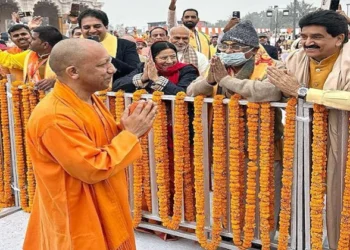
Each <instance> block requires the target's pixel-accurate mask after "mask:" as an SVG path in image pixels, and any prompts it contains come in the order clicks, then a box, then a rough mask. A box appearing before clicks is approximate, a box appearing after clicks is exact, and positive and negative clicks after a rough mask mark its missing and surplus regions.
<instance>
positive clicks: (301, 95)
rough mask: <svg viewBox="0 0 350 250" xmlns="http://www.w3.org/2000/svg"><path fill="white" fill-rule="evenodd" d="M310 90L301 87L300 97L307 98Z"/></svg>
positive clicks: (299, 90)
mask: <svg viewBox="0 0 350 250" xmlns="http://www.w3.org/2000/svg"><path fill="white" fill-rule="evenodd" d="M308 90H309V89H308V88H305V87H301V88H299V89H298V97H299V98H301V99H305V97H306V95H307V91H308Z"/></svg>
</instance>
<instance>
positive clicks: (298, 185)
mask: <svg viewBox="0 0 350 250" xmlns="http://www.w3.org/2000/svg"><path fill="white" fill-rule="evenodd" d="M108 96H109V97H110V98H113V97H115V93H108ZM124 99H125V106H127V105H128V104H130V103H131V102H132V94H125V95H124ZM142 99H146V100H150V99H152V95H148V94H146V95H142ZM162 100H164V101H166V102H171V106H172V107H173V108H174V103H175V96H166V95H164V96H163V97H162ZM185 101H186V102H194V98H193V97H186V98H185ZM229 101H230V100H229V99H225V100H224V105H225V106H226V114H228V112H229V111H228V105H227V104H228V103H229ZM212 102H213V99H212V98H205V99H204V104H203V109H202V125H203V139H204V152H203V156H206V157H204V169H205V175H204V176H205V177H204V178H205V182H204V188H205V193H207V194H208V197H206V199H205V214H206V228H205V230H207V232H208V234H209V235H210V231H211V221H210V218H211V201H210V199H209V194H210V183H209V182H210V175H211V172H210V171H209V169H210V168H209V152H210V149H209V138H208V134H209V113H208V108H209V106H210V105H211V104H212ZM108 103H109V102H108V101H107V105H108ZM247 104H248V102H247V101H244V100H243V101H240V105H243V106H246V105H247ZM271 106H272V107H275V108H285V107H286V103H271ZM172 110H174V109H172ZM172 114H174V112H172ZM173 121H174V120H173ZM227 123H228V121H227ZM302 125H303V124H302V122H298V126H297V128H296V129H297V131H296V137H297V138H296V145H297V142H299V141H300V140H302V139H303V126H302ZM227 131H229V127H228V126H227ZM227 135H228V133H227ZM148 139H149V145H148V146H149V165H150V170H151V175H150V178H151V193H152V213H149V212H145V211H143V218H145V219H151V220H154V221H158V222H161V218H160V216H159V212H158V211H159V207H158V197H157V190H158V189H157V183H156V169H155V161H154V145H153V130H151V132H150V133H149V135H148ZM299 151H300V149H299V147H297V146H296V147H295V159H294V180H293V195H292V214H291V218H292V219H291V229H290V247H289V249H300V248H299V247H298V246H299V245H302V244H303V239H304V235H303V234H304V228H303V226H302V225H303V221H304V219H303V217H304V213H303V206H302V204H303V203H302V202H300V201H302V199H303V198H302V195H301V194H302V193H303V185H302V184H303V183H302V182H303V179H302V176H303V159H302V155H301V154H300V153H299ZM227 157H229V156H228V154H227ZM228 165H229V164H227V171H228V167H229V166H228ZM128 174H129V197H130V206H131V210H132V211H133V205H134V201H133V179H132V176H133V168H132V167H130V168H129V170H128ZM228 179H229V178H228ZM257 183H259V178H258V177H257ZM228 188H229V185H227V189H228ZM257 189H258V187H257ZM227 194H228V196H227V199H228V200H230V192H229V191H228V192H227ZM298 202H300V204H298ZM227 204H228V207H227V215H228V216H227V225H228V226H227V229H225V230H224V231H223V232H222V234H221V235H222V236H224V237H227V238H231V239H232V237H233V234H232V231H231V226H230V225H231V217H230V216H229V214H230V202H228V203H227ZM256 204H257V206H256V218H257V219H256V229H255V239H254V241H253V243H257V244H260V243H261V240H260V228H259V227H260V225H259V219H260V218H259V206H258V204H259V198H258V192H257V195H256ZM182 210H183V211H184V204H182ZM139 227H140V228H145V229H149V230H154V231H158V232H163V233H168V234H171V235H175V236H178V237H181V238H186V239H189V240H194V241H197V237H196V235H195V234H194V233H188V232H185V231H183V230H177V231H174V230H170V229H167V228H165V227H163V226H161V225H155V224H151V223H147V222H141V223H140V225H139ZM180 227H181V228H185V229H195V228H196V223H195V222H187V221H185V220H184V217H183V218H182V222H181V224H180ZM271 246H272V247H273V248H276V249H277V242H273V243H272V244H271ZM220 247H222V248H225V249H239V248H238V247H236V246H234V245H233V244H232V243H230V242H226V241H222V242H221V243H220Z"/></svg>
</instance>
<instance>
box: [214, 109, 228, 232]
mask: <svg viewBox="0 0 350 250" xmlns="http://www.w3.org/2000/svg"><path fill="white" fill-rule="evenodd" d="M221 109H222V110H221V115H220V116H219V117H218V119H222V120H220V121H221V131H220V133H219V132H218V136H219V138H218V142H219V143H220V144H221V145H222V150H221V160H220V164H221V166H222V167H223V169H222V171H223V172H222V175H221V177H222V178H221V181H220V183H219V184H220V185H221V187H220V189H221V202H222V204H221V216H222V218H221V220H222V227H223V228H224V229H227V160H226V159H227V149H226V147H227V146H226V133H227V132H226V118H225V114H226V109H225V106H224V105H222V108H221ZM213 132H214V131H213Z"/></svg>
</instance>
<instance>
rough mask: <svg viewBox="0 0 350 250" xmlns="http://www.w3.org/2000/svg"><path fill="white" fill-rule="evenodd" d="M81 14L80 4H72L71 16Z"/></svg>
mask: <svg viewBox="0 0 350 250" xmlns="http://www.w3.org/2000/svg"><path fill="white" fill-rule="evenodd" d="M79 14H80V4H77V3H72V5H71V7H70V16H75V17H77V16H79Z"/></svg>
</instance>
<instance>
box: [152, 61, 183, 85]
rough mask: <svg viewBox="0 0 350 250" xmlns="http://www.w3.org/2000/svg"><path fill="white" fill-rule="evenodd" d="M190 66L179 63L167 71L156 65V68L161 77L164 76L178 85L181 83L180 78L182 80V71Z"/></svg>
mask: <svg viewBox="0 0 350 250" xmlns="http://www.w3.org/2000/svg"><path fill="white" fill-rule="evenodd" d="M187 65H188V64H186V63H180V62H177V63H176V64H174V65H173V66H170V67H168V68H166V69H162V68H161V67H159V66H158V65H156V68H157V70H158V75H159V76H164V77H165V78H167V79H168V80H169V81H170V82H172V83H174V84H175V85H177V84H178V83H179V78H180V70H181V69H182V68H183V67H185V66H187Z"/></svg>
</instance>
